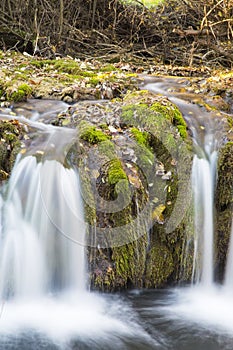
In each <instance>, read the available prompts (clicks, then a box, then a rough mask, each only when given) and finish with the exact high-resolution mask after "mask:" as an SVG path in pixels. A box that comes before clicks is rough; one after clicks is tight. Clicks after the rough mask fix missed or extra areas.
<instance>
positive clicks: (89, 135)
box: [79, 121, 110, 145]
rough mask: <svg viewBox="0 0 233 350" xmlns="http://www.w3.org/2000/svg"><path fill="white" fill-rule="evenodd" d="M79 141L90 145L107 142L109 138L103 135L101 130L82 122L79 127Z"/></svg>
mask: <svg viewBox="0 0 233 350" xmlns="http://www.w3.org/2000/svg"><path fill="white" fill-rule="evenodd" d="M79 129H80V139H82V140H84V141H87V142H88V143H90V144H91V145H94V144H97V143H100V142H104V141H107V140H109V138H110V137H109V136H108V135H106V134H104V132H103V131H102V130H99V129H97V128H96V127H95V126H93V125H91V124H90V123H87V122H85V121H82V122H81V123H80V125H79Z"/></svg>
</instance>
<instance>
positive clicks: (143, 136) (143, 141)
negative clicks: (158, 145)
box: [130, 128, 149, 148]
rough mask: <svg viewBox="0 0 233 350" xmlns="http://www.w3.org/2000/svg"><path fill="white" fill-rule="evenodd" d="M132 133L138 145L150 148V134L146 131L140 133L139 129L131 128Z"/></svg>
mask: <svg viewBox="0 0 233 350" xmlns="http://www.w3.org/2000/svg"><path fill="white" fill-rule="evenodd" d="M130 132H131V133H132V135H133V137H134V138H135V140H136V141H137V143H139V144H140V145H144V146H146V147H148V148H149V142H148V133H147V132H146V131H140V130H139V129H137V128H131V129H130Z"/></svg>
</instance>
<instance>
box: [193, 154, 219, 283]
mask: <svg viewBox="0 0 233 350" xmlns="http://www.w3.org/2000/svg"><path fill="white" fill-rule="evenodd" d="M216 163H217V152H216V151H212V152H210V153H207V154H206V157H205V158H199V157H198V156H197V155H195V156H194V161H193V169H192V184H193V191H194V215H195V243H194V260H195V261H194V269H193V281H194V282H195V281H199V282H201V283H202V285H203V286H210V285H211V284H212V283H213V265H214V264H213V255H214V187H215V178H216ZM200 255H201V256H200Z"/></svg>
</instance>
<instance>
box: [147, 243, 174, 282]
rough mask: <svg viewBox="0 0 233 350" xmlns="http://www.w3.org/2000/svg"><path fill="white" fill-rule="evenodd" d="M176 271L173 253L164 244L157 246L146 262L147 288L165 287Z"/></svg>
mask: <svg viewBox="0 0 233 350" xmlns="http://www.w3.org/2000/svg"><path fill="white" fill-rule="evenodd" d="M173 269H174V264H173V257H172V254H171V252H170V251H169V250H168V249H167V247H166V246H165V245H164V244H159V243H157V245H156V244H155V245H154V246H153V247H152V248H151V249H150V251H149V253H148V257H147V261H146V272H145V287H146V288H158V287H162V286H164V285H165V283H166V282H167V280H168V278H169V276H170V275H171V274H172V272H173Z"/></svg>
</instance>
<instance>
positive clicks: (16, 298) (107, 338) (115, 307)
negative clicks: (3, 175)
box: [0, 79, 233, 350]
mask: <svg viewBox="0 0 233 350" xmlns="http://www.w3.org/2000/svg"><path fill="white" fill-rule="evenodd" d="M179 84H180V83H179V81H178V80H176V79H166V80H164V79H157V80H156V79H154V80H147V81H146V82H145V84H144V86H143V87H144V88H146V89H149V90H152V91H154V92H156V93H160V94H164V95H166V96H168V97H169V99H170V100H171V101H173V102H174V103H176V104H177V105H178V107H179V108H180V110H181V111H182V113H183V115H184V117H185V118H186V121H187V123H188V125H189V128H190V130H191V131H192V135H193V140H194V143H195V148H196V155H195V156H194V161H193V170H192V184H193V189H194V207H195V247H194V248H195V249H194V261H195V264H194V267H193V286H192V287H183V288H173V289H171V290H163V291H160V290H157V291H137V290H135V291H131V292H128V293H124V294H115V295H111V294H109V295H101V294H96V293H91V292H89V291H88V286H87V283H86V275H85V274H86V264H85V254H86V251H85V230H86V225H85V222H84V216H83V209H82V198H81V193H80V185H79V176H78V170H77V169H75V168H72V167H70V166H69V165H67V164H66V163H65V158H66V152H67V148H69V146H70V145H71V143H72V140H73V137H74V134H73V132H72V131H71V130H69V129H65V128H64V129H62V130H60V128H56V127H53V126H51V125H47V122H46V120H47V115H48V113H47V112H44V108H43V106H42V105H41V101H39V102H38V105H37V102H36V101H31V102H30V103H29V104H28V109H25V108H24V107H22V109H18V110H17V111H16V113H17V115H18V116H17V117H18V119H19V120H21V121H22V122H25V117H27V118H29V119H27V124H29V126H30V127H32V128H35V129H36V130H37V134H38V137H37V140H39V141H35V142H33V143H32V145H31V147H30V149H29V150H28V152H27V153H26V154H24V155H23V157H22V156H21V157H18V159H17V161H16V164H15V166H14V169H13V171H12V176H11V178H10V181H9V184H8V186H7V188H5V189H3V191H2V197H0V209H1V210H0V228H1V238H0V239H1V241H0V297H1V299H0V300H1V305H0V349H1V350H3V349H4V350H13V349H14V350H16V349H19V350H21V349H22V350H27V349H30V350H31V349H33V350H34V349H51V350H55V349H56V350H57V349H65V350H75V349H89V350H92V349H93V350H95V349H101V350H105V349H106V350H107V349H109V350H110V349H113V350H115V349H122V350H123V349H129V350H130V349H138V350H144V349H145V350H146V349H158V350H169V349H171V350H202V349H203V350H204V349H205V350H220V349H221V350H222V349H226V350H227V349H229V350H232V344H233V293H232V285H233V278H232V276H233V238H232V240H231V248H230V252H229V258H228V263H227V269H226V278H225V285H224V286H223V287H219V286H217V285H216V284H215V282H214V268H213V265H214V264H213V260H214V254H215V252H214V190H215V183H216V176H217V174H216V164H217V156H218V148H219V144H220V142H221V137H222V134H221V127H220V125H219V124H218V122H216V120H215V119H214V118H211V115H210V114H209V113H205V112H203V110H202V109H201V108H200V107H199V106H197V105H195V104H193V103H191V102H190V101H189V100H188V99H185V100H184V99H183V98H182V97H181V96H180V95H179V93H176V89H178V87H179ZM170 87H172V88H173V89H175V92H174V90H173V91H172V92H169V89H170ZM49 104H50V105H49V108H50V110H51V111H52V112H53V113H55V114H56V113H58V112H59V111H62V110H63V109H65V108H66V107H67V105H66V104H63V103H59V104H57V102H55V103H52V102H49ZM34 109H36V112H34ZM10 112H11V111H10V110H5V111H4V113H2V118H3V117H4V118H10ZM20 114H23V115H24V116H23V117H20ZM61 139H62V140H63V142H62V143H61V142H60V141H61ZM38 160H39V161H38ZM54 203H56V206H55V205H54ZM54 208H56V210H55V209H54ZM77 228H78V230H77Z"/></svg>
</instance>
